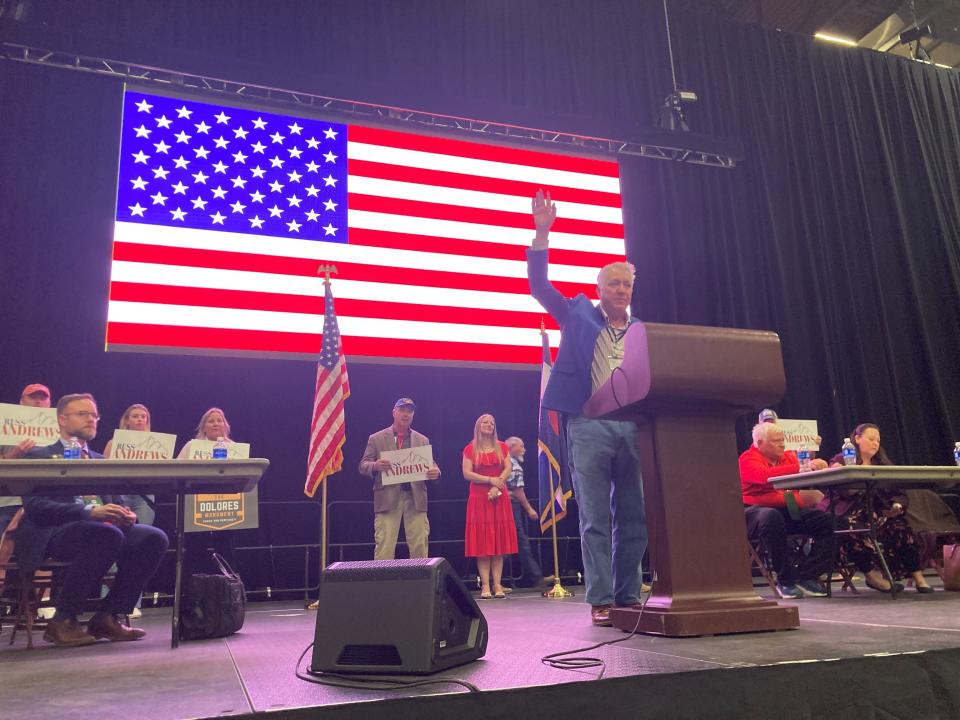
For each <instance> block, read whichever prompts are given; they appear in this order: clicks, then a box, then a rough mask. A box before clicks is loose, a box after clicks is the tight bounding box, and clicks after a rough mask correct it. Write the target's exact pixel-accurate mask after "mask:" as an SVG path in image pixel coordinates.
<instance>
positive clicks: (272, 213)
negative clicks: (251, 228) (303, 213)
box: [270, 203, 283, 217]
mask: <svg viewBox="0 0 960 720" xmlns="http://www.w3.org/2000/svg"><path fill="white" fill-rule="evenodd" d="M281 215H283V210H281V209H280V208H278V207H277V206H276V203H274V206H273V207H272V208H270V217H280V216H281Z"/></svg>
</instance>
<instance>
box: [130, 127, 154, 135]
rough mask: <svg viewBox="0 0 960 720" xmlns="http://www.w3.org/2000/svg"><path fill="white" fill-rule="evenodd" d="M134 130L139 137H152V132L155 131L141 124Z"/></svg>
mask: <svg viewBox="0 0 960 720" xmlns="http://www.w3.org/2000/svg"><path fill="white" fill-rule="evenodd" d="M133 131H134V132H135V133H136V134H137V137H142V138H145V137H150V133H152V132H153V130H151V129H150V128H148V127H147V126H146V125H141V126H140V127H138V128H134V129H133Z"/></svg>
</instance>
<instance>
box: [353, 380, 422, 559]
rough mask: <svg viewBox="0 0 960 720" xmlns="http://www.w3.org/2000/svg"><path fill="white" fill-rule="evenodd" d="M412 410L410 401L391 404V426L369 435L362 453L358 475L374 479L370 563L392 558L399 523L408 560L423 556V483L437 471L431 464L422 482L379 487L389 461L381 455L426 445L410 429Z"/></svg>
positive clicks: (417, 434) (414, 410)
mask: <svg viewBox="0 0 960 720" xmlns="http://www.w3.org/2000/svg"><path fill="white" fill-rule="evenodd" d="M416 410H417V406H416V405H415V404H414V402H413V400H411V399H410V398H400V399H399V400H397V402H396V403H394V405H393V424H392V425H390V427H386V428H384V429H383V430H380V431H379V432H375V433H374V434H373V435H371V436H370V438H369V439H368V440H367V449H366V452H364V453H363V459H362V460H360V472H361V473H363V474H364V475H367V476H369V477H372V478H373V480H374V482H373V513H374V515H373V535H374V542H375V543H376V547H375V549H374V553H373V559H374V560H393V559H394V557H395V556H396V550H397V536H398V535H399V533H400V521H401V520H403V533H404V535H405V536H406V538H407V546H408V548H409V549H410V557H412V558H425V557H427V549H428V541H429V538H430V523H429V521H428V520H427V484H426V482H424V480H436V479H437V478H439V477H440V468H439V467H437V464H436V463H434V464H433V467H431V468H430V469H429V470H427V471H426V473H425V475H424V480H419V481H412V482H404V483H397V484H388V485H384V484H383V473H384V472H385V471H387V470H390V468H391V462H390V461H389V460H387V459H384V458H382V457H381V453H383V452H384V451H390V450H403V449H406V448H414V447H422V446H424V445H429V444H430V440H429V439H428V438H427V437H426V436H425V435H421V434H420V433H418V432H417V431H416V430H414V429H413V428H411V427H410V425H411V424H412V423H413V414H414V413H415V412H416Z"/></svg>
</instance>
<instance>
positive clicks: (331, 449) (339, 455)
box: [303, 285, 350, 497]
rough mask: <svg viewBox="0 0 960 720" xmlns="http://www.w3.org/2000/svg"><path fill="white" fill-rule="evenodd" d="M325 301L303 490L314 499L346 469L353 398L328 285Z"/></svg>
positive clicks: (331, 294)
mask: <svg viewBox="0 0 960 720" xmlns="http://www.w3.org/2000/svg"><path fill="white" fill-rule="evenodd" d="M325 298H326V300H325V303H324V304H325V306H326V307H325V308H324V320H323V349H322V351H321V353H320V361H319V362H318V363H317V383H316V387H315V389H314V395H313V417H312V419H311V421H310V452H309V454H308V456H307V481H306V484H305V485H304V488H303V491H304V493H306V494H307V495H308V496H309V497H313V495H314V493H316V491H317V488H318V487H320V483H322V482H323V481H324V480H326V478H327V476H328V475H332V474H333V473H335V472H337V471H338V470H340V468H342V467H343V443H344V441H345V440H346V427H345V425H346V418H345V414H344V401H345V400H346V399H347V398H348V397H350V381H349V379H348V378H347V361H346V360H345V359H344V357H343V355H342V353H341V352H340V331H339V328H338V323H337V316H336V312H335V311H334V307H333V293H332V291H331V289H330V286H329V285H327V287H326V292H325Z"/></svg>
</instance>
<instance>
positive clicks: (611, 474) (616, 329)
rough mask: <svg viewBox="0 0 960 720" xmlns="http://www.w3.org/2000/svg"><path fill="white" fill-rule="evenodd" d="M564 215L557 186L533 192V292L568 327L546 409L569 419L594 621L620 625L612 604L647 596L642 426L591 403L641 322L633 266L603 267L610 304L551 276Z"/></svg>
mask: <svg viewBox="0 0 960 720" xmlns="http://www.w3.org/2000/svg"><path fill="white" fill-rule="evenodd" d="M556 217H557V208H556V205H554V204H553V202H552V201H551V199H550V195H549V193H548V194H546V195H544V193H543V191H542V190H540V191H538V192H537V194H536V196H535V197H534V198H533V220H534V226H535V227H536V235H535V237H534V240H533V244H532V245H531V246H530V248H529V249H528V250H527V278H528V280H529V281H530V294H531V295H533V297H534V298H536V300H537V301H538V302H539V303H540V304H541V305H542V306H543V307H544V309H545V310H546V311H547V312H549V313H550V315H551V316H553V318H554V319H555V320H556V321H557V323H558V324H559V325H560V330H561V333H562V334H561V339H560V350H559V353H558V355H557V360H556V362H555V363H554V365H553V369H552V371H551V373H550V380H549V382H548V384H547V387H546V390H545V391H544V394H543V401H542V402H543V405H544V407H547V408H550V409H551V410H557V411H559V412H562V413H563V414H564V415H565V416H566V418H567V423H566V428H567V444H568V447H569V449H570V459H571V462H572V465H573V488H574V493H575V495H576V498H577V506H578V509H579V514H580V542H581V548H582V551H583V567H584V575H585V579H586V586H587V602H588V603H590V605H591V619H592V622H593V624H594V625H600V626H606V625H610V624H611V622H610V608H611V607H612V606H614V605H616V606H618V607H631V606H633V605H636V604H638V603H639V602H640V578H641V572H640V561H641V559H642V558H643V553H644V550H645V549H646V546H647V525H646V516H645V514H644V507H643V489H642V485H641V472H640V454H639V449H638V437H639V433H638V430H637V426H636V425H635V424H634V423H633V422H632V421H629V420H627V421H620V420H594V419H590V418H587V417H586V416H584V414H583V405H584V403H586V401H587V400H588V399H589V398H590V396H591V395H592V394H593V393H594V392H596V390H597V389H598V388H599V387H600V386H601V385H603V384H604V383H605V382H607V380H609V379H610V377H611V375H612V374H613V371H614V370H615V369H616V368H618V367H619V366H620V364H621V363H622V362H623V352H624V350H623V348H624V336H625V335H626V332H627V329H628V328H629V327H630V323H631V322H638V320H637V318H634V317H632V316H631V314H630V299H631V297H632V295H633V266H632V265H630V264H629V263H625V262H617V263H611V264H610V265H607V266H605V267H604V268H602V269H601V270H600V274H599V276H598V277H597V295H598V297H599V298H600V305H599V306H595V305H594V304H593V302H592V301H591V300H590V299H589V298H587V296H586V295H583V294H582V293H581V294H580V295H577V296H576V297H575V298H572V299H568V298H565V297H564V296H563V295H562V294H561V293H560V292H559V291H558V290H557V289H556V288H555V287H554V286H553V285H552V284H551V283H550V281H549V279H548V278H547V253H548V247H549V233H550V228H551V227H552V226H553V222H554V220H555V219H556Z"/></svg>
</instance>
